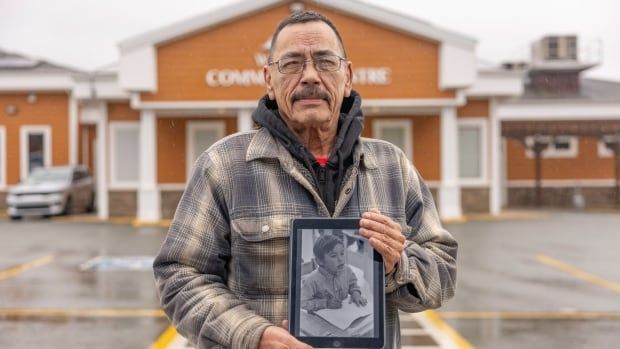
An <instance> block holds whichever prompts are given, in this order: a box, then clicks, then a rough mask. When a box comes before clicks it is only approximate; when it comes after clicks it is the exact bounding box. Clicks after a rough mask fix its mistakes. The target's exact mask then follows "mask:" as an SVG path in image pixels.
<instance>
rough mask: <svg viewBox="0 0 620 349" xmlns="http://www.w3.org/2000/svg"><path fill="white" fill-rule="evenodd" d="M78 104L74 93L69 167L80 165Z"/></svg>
mask: <svg viewBox="0 0 620 349" xmlns="http://www.w3.org/2000/svg"><path fill="white" fill-rule="evenodd" d="M78 127H79V122H78V102H77V99H76V98H75V96H74V95H73V93H72V94H71V95H70V96H69V165H77V163H78Z"/></svg>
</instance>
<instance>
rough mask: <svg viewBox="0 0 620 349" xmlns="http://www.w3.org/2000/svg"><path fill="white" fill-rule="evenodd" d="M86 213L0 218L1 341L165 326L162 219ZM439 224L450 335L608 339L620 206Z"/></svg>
mask: <svg viewBox="0 0 620 349" xmlns="http://www.w3.org/2000/svg"><path fill="white" fill-rule="evenodd" d="M88 220H91V219H89V218H85V219H80V218H78V219H69V220H67V219H66V218H64V219H51V220H39V219H27V220H24V221H20V222H10V221H8V220H6V219H0V348H7V349H11V348H20V349H21V348H58V347H62V348H83V347H88V348H149V347H150V346H151V345H152V344H153V343H155V342H156V341H157V340H158V338H160V336H161V335H162V333H164V331H165V330H166V328H167V327H168V322H167V320H166V318H165V317H164V315H163V313H162V312H161V311H160V310H159V307H158V302H157V299H156V294H155V288H154V282H153V278H152V273H151V271H150V268H149V263H150V260H151V259H152V257H153V256H154V254H155V252H156V251H157V249H158V247H159V244H160V243H161V241H162V239H163V237H164V235H165V231H166V229H165V227H134V226H132V225H130V224H112V223H88V222H86V221H88ZM447 227H448V229H449V230H450V231H451V232H452V233H453V234H454V235H455V237H456V238H457V239H458V241H459V243H460V250H459V261H458V263H459V271H458V272H459V275H458V290H457V296H456V298H455V299H453V300H451V301H450V302H449V303H448V304H447V305H446V306H445V307H443V308H442V309H440V310H439V311H438V312H436V313H435V314H438V315H439V318H440V319H443V321H446V322H447V323H448V324H449V325H450V326H452V328H454V329H455V330H456V331H457V332H456V336H457V337H459V338H457V339H460V340H457V341H453V343H456V346H457V347H460V348H467V347H469V348H471V347H474V348H521V347H528V348H611V347H614V345H616V344H617V342H618V339H620V335H618V333H620V301H619V299H620V268H618V265H620V263H619V262H620V257H619V255H620V254H618V252H617V246H618V245H619V244H620V234H619V233H620V228H619V227H620V214H618V213H577V212H548V213H542V214H534V215H529V216H527V215H526V216H522V217H516V218H515V217H513V218H511V216H509V215H508V216H505V217H504V218H503V219H499V220H495V219H483V220H475V219H474V220H470V221H467V222H464V223H458V224H448V225H447ZM407 322H409V319H408V320H407ZM412 326H416V325H415V324H412ZM405 327H406V326H405ZM411 331H414V332H415V330H411ZM412 333H413V332H412ZM411 344H415V343H411Z"/></svg>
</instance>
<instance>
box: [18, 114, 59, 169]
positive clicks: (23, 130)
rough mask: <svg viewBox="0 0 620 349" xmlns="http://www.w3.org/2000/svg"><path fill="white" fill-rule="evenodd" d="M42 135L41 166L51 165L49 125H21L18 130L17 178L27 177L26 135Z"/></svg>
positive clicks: (50, 129) (50, 133)
mask: <svg viewBox="0 0 620 349" xmlns="http://www.w3.org/2000/svg"><path fill="white" fill-rule="evenodd" d="M29 133H43V147H44V149H43V166H45V167H48V166H51V165H52V127H51V126H49V125H22V126H21V127H20V129H19V178H20V179H21V180H24V179H26V177H28V175H29V173H28V134H29Z"/></svg>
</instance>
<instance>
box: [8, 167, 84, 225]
mask: <svg viewBox="0 0 620 349" xmlns="http://www.w3.org/2000/svg"><path fill="white" fill-rule="evenodd" d="M6 203H7V210H8V212H7V213H8V215H9V217H10V218H11V219H20V218H22V216H52V215H62V214H69V213H72V212H80V211H85V212H92V211H94V209H95V186H94V181H93V178H92V177H91V175H90V174H89V173H88V169H87V168H86V167H84V166H55V167H46V168H43V167H40V168H37V169H35V170H34V171H32V173H31V174H30V176H28V177H27V178H26V179H25V180H24V181H22V182H20V183H19V184H18V185H17V186H15V187H13V188H12V189H11V190H10V191H9V194H8V195H7V198H6Z"/></svg>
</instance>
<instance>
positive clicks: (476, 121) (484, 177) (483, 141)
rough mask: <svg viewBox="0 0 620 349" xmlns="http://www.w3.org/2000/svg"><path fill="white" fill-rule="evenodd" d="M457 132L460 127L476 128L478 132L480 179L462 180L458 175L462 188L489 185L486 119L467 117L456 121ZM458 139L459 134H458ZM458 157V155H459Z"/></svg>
mask: <svg viewBox="0 0 620 349" xmlns="http://www.w3.org/2000/svg"><path fill="white" fill-rule="evenodd" d="M457 122H458V128H459V132H460V129H461V127H477V128H478V129H479V130H480V151H481V154H480V162H481V163H480V177H478V178H463V177H460V175H459V181H460V183H461V185H463V186H487V185H489V175H488V171H489V158H488V157H489V152H488V143H489V142H488V138H489V134H488V131H487V123H488V118H486V117H471V118H470V117H468V118H459V119H457ZM459 139H460V134H459ZM459 157H460V155H459Z"/></svg>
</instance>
